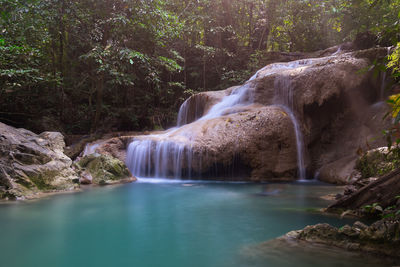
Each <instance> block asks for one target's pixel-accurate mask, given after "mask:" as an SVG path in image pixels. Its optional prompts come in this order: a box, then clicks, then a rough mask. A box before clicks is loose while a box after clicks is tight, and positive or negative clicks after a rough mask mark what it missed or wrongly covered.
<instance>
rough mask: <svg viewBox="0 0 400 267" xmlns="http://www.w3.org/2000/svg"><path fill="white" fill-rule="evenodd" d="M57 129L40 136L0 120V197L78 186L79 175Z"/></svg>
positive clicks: (71, 188)
mask: <svg viewBox="0 0 400 267" xmlns="http://www.w3.org/2000/svg"><path fill="white" fill-rule="evenodd" d="M64 147H65V143H64V137H63V136H62V134H61V133H58V132H43V133H41V134H40V135H37V134H35V133H32V132H30V131H28V130H25V129H16V128H13V127H11V126H8V125H5V124H3V123H0V198H9V199H16V198H24V197H28V198H29V197H34V195H35V194H37V193H39V192H53V191H67V190H73V189H75V188H76V183H74V182H77V181H78V176H77V174H76V172H75V171H74V170H73V169H72V168H71V165H72V161H71V159H70V158H68V157H67V156H66V155H64V153H63V152H64Z"/></svg>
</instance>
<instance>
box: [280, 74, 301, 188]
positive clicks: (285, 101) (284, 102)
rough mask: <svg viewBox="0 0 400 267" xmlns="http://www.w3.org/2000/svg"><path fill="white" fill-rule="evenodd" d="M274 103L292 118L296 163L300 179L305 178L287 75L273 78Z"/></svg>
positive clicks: (298, 131)
mask: <svg viewBox="0 0 400 267" xmlns="http://www.w3.org/2000/svg"><path fill="white" fill-rule="evenodd" d="M274 86H275V99H274V100H275V103H276V104H277V106H279V107H281V108H282V109H283V110H284V111H285V112H286V113H287V114H288V115H289V117H290V119H291V120H292V123H293V126H294V131H295V135H296V147H297V165H298V168H299V178H300V180H306V168H305V163H304V139H303V134H302V132H301V128H300V124H299V122H298V120H297V118H296V116H295V115H294V99H293V93H294V92H293V87H292V85H291V81H290V79H289V77H287V76H282V77H281V78H277V79H276V80H275V84H274Z"/></svg>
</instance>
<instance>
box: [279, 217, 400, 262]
mask: <svg viewBox="0 0 400 267" xmlns="http://www.w3.org/2000/svg"><path fill="white" fill-rule="evenodd" d="M399 233H400V223H399V220H398V219H397V220H395V219H393V220H380V221H377V222H375V223H374V224H372V225H371V226H366V225H364V224H363V223H361V222H355V223H354V224H353V226H349V225H345V226H343V227H341V228H340V229H338V228H336V227H333V226H331V225H329V224H317V225H312V226H307V227H306V228H304V229H303V230H299V231H292V232H289V233H288V234H286V236H285V237H283V238H286V239H291V240H299V241H307V242H309V243H311V244H312V243H319V244H325V245H328V246H334V247H339V248H343V249H346V250H353V251H362V252H367V253H372V254H376V255H381V256H387V257H393V258H395V259H397V260H399V259H400V235H399Z"/></svg>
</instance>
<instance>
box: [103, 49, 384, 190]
mask: <svg viewBox="0 0 400 267" xmlns="http://www.w3.org/2000/svg"><path fill="white" fill-rule="evenodd" d="M335 51H336V50H335ZM335 51H328V50H327V51H325V52H324V53H328V54H329V53H330V54H332V52H335ZM386 54H387V50H386V49H385V48H382V49H380V48H376V49H369V50H363V51H356V52H348V53H342V54H340V53H339V54H336V55H333V56H332V55H331V56H326V57H322V58H310V59H302V60H297V61H292V62H289V63H274V64H270V65H267V66H266V67H264V68H263V69H261V70H259V71H258V72H257V73H256V74H255V75H254V76H253V77H252V78H251V79H250V80H249V81H247V82H246V83H245V84H244V85H242V86H238V87H232V88H229V89H227V90H223V91H218V92H203V93H200V94H197V95H194V96H192V97H190V98H189V99H188V100H187V101H185V103H184V104H183V105H182V107H181V110H180V112H179V116H178V126H179V128H174V129H171V130H168V131H166V132H164V133H161V134H152V135H147V136H137V137H132V138H131V141H132V143H131V144H129V145H126V144H125V143H123V142H122V139H119V141H118V140H114V141H113V142H114V144H113V143H112V142H105V143H104V144H103V145H102V146H100V147H99V151H100V150H108V151H113V153H114V154H118V155H116V156H118V158H120V159H123V160H126V162H127V165H128V166H129V168H130V170H131V171H132V172H133V174H134V175H139V176H153V175H155V176H159V177H175V178H195V177H201V178H202V179H204V178H208V177H210V178H213V177H214V178H215V177H217V178H222V179H227V180H234V179H236V178H240V179H243V178H246V177H248V178H247V179H249V180H254V181H262V180H271V179H297V178H298V176H299V166H300V165H301V164H300V163H301V162H300V161H299V159H300V158H301V159H302V160H303V162H302V165H304V167H305V168H306V169H307V172H308V174H309V175H308V176H310V174H312V173H316V172H319V178H320V179H321V180H324V181H328V182H332V183H340V184H344V183H348V182H349V181H351V180H352V177H353V176H354V177H356V176H357V175H359V173H357V172H354V166H355V163H356V159H357V154H356V152H357V151H358V150H360V149H363V150H367V149H366V147H367V148H368V147H378V146H382V145H384V144H383V140H382V139H381V138H380V136H381V129H382V128H384V127H385V125H386V124H387V123H386V122H384V121H382V119H381V117H383V114H384V113H385V112H386V111H387V110H388V107H387V106H386V104H385V103H383V102H381V103H378V102H379V97H380V95H381V93H380V91H379V90H380V84H381V82H380V80H376V79H374V78H373V75H371V73H370V72H360V70H363V69H368V67H369V65H370V64H371V62H372V61H373V60H374V58H379V57H384V56H386ZM381 114H382V116H381ZM296 123H297V124H298V125H297V127H296ZM299 140H300V141H301V143H302V145H299ZM381 140H382V141H381ZM121 142H122V143H121ZM105 146H108V148H107V147H105ZM113 146H118V148H117V149H115V148H110V147H113ZM122 147H125V148H126V149H127V150H128V153H127V156H126V159H125V158H124V156H125V155H123V153H121V152H120V151H121V150H122V149H121V148H122ZM118 151H119V152H118ZM299 151H300V152H299ZM343 163H346V168H340V171H337V170H338V166H341V165H342V164H343Z"/></svg>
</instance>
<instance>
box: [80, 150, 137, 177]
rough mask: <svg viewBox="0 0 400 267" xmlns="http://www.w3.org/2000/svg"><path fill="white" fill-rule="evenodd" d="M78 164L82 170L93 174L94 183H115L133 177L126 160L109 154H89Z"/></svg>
mask: <svg viewBox="0 0 400 267" xmlns="http://www.w3.org/2000/svg"><path fill="white" fill-rule="evenodd" d="M78 165H79V167H80V168H81V170H82V172H88V173H89V174H90V175H91V177H92V183H94V184H99V185H105V184H113V183H118V182H120V181H121V180H124V179H129V178H131V177H132V174H131V173H130V171H129V170H128V168H127V167H126V165H125V163H124V162H122V161H121V160H119V159H117V158H114V157H111V156H109V155H100V154H91V155H87V156H84V157H83V158H82V159H81V160H80V161H79V162H78Z"/></svg>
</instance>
